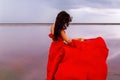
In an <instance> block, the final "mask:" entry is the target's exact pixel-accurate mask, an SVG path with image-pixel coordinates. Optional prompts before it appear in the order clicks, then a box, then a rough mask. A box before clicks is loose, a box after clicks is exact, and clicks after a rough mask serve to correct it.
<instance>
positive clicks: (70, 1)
mask: <svg viewBox="0 0 120 80" xmlns="http://www.w3.org/2000/svg"><path fill="white" fill-rule="evenodd" d="M119 4H120V0H0V23H42V22H44V23H47V22H54V21H55V18H56V15H57V14H58V12H60V11H61V10H65V11H67V12H68V13H70V15H71V16H72V17H73V23H74V22H78V23H80V22H110V23H111V22H113V23H119V22H120V5H119Z"/></svg>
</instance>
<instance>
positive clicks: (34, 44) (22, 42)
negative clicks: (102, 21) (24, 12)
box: [0, 24, 120, 80]
mask: <svg viewBox="0 0 120 80" xmlns="http://www.w3.org/2000/svg"><path fill="white" fill-rule="evenodd" d="M112 27H115V28H118V26H115V25H114V26H110V25H109V26H105V25H102V26H100V25H94V26H92V25H87V26H85V25H84V26H83V25H71V27H69V28H68V30H67V31H66V32H67V34H68V36H69V37H71V38H73V37H84V38H91V37H97V36H103V37H104V38H105V40H106V42H107V45H108V48H109V49H110V54H109V58H108V60H107V62H108V65H109V76H108V80H113V79H114V80H118V79H120V76H119V73H120V68H119V67H120V65H119V63H120V60H119V58H120V51H119V48H120V43H119V41H120V40H119V38H118V36H116V34H115V33H112V32H111V31H112V30H113V28H112ZM49 28H50V25H23V24H22V25H4V26H2V25H0V80H44V79H45V75H46V64H47V55H48V50H49V45H50V42H51V39H49V38H48V34H49ZM118 29H119V28H118ZM113 31H114V30H113ZM118 33H119V32H118Z"/></svg>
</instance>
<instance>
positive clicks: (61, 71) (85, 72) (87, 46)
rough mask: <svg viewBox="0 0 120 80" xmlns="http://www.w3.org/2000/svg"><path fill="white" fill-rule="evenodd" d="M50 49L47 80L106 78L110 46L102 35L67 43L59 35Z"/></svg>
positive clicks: (92, 79) (51, 36) (50, 35)
mask: <svg viewBox="0 0 120 80" xmlns="http://www.w3.org/2000/svg"><path fill="white" fill-rule="evenodd" d="M49 37H50V38H52V43H51V46H50V50H49V56H48V64H47V77H46V80H106V77H107V64H106V59H107V56H108V48H107V46H106V44H105V42H104V40H103V39H102V38H101V37H97V38H91V39H86V40H85V41H83V42H81V41H78V40H74V39H73V40H72V42H71V43H70V44H65V43H64V41H63V39H62V38H60V37H59V39H58V41H54V40H53V35H52V34H49Z"/></svg>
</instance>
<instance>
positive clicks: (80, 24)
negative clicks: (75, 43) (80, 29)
mask: <svg viewBox="0 0 120 80" xmlns="http://www.w3.org/2000/svg"><path fill="white" fill-rule="evenodd" d="M22 24H24V25H51V24H53V23H0V25H22ZM70 25H120V23H70Z"/></svg>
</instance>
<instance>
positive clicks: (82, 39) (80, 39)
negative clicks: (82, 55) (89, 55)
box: [75, 38, 85, 41]
mask: <svg viewBox="0 0 120 80" xmlns="http://www.w3.org/2000/svg"><path fill="white" fill-rule="evenodd" d="M75 40H79V41H85V39H84V38H75Z"/></svg>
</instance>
